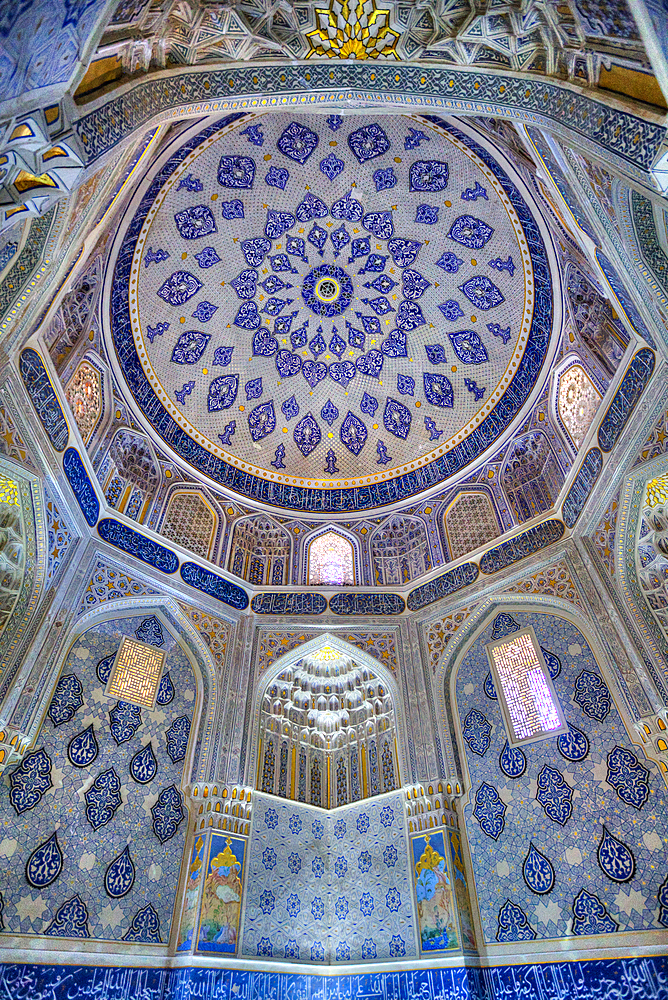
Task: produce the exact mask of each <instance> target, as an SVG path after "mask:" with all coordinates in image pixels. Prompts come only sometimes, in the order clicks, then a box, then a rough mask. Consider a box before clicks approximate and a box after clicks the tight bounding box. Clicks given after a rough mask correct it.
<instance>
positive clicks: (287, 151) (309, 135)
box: [276, 122, 319, 164]
mask: <svg viewBox="0 0 668 1000" xmlns="http://www.w3.org/2000/svg"><path fill="white" fill-rule="evenodd" d="M318 142H319V139H318V136H317V135H316V133H315V132H313V131H312V130H311V129H310V128H308V127H307V126H306V125H300V124H299V122H291V124H290V125H288V127H287V128H286V129H285V131H284V132H283V134H282V135H281V137H280V138H279V140H278V142H277V143H276V145H277V146H278V148H279V149H280V151H281V153H283V155H284V156H288V157H289V158H290V159H291V160H294V161H295V163H302V164H303V163H306V161H307V160H308V158H309V156H310V155H311V154H312V152H313V151H314V149H315V148H316V146H317V145H318Z"/></svg>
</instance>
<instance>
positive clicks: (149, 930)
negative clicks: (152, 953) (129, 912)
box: [123, 903, 162, 944]
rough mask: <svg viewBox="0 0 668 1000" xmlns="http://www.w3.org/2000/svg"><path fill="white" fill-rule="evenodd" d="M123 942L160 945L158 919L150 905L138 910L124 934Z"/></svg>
mask: <svg viewBox="0 0 668 1000" xmlns="http://www.w3.org/2000/svg"><path fill="white" fill-rule="evenodd" d="M123 940H124V941H132V942H135V943H142V944H162V938H161V937H160V918H159V916H158V914H157V913H156V911H155V910H154V908H153V905H152V904H151V903H148V905H147V906H144V907H142V909H141V910H138V911H137V912H136V913H135V915H134V917H133V918H132V921H131V923H130V926H129V928H128V930H127V931H126V933H125V934H124V935H123Z"/></svg>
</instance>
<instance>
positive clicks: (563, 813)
mask: <svg viewBox="0 0 668 1000" xmlns="http://www.w3.org/2000/svg"><path fill="white" fill-rule="evenodd" d="M536 784H537V791H536V799H537V800H538V802H540V804H541V805H542V807H543V809H544V810H545V814H546V815H547V816H549V817H550V819H551V820H554V822H555V823H559V825H560V826H563V825H564V823H565V822H566V820H568V819H570V818H571V816H572V815H573V789H572V788H571V787H570V785H569V784H568V783H567V782H566V781H564V776H563V774H562V773H561V771H557V769H556V768H554V767H549V766H548V765H547V764H545V765H544V766H543V768H542V770H541V772H540V774H539V775H538V779H537V783H536Z"/></svg>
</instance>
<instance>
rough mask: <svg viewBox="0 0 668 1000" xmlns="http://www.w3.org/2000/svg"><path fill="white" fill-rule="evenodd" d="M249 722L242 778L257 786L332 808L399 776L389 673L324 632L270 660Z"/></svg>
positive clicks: (396, 698) (396, 714)
mask: <svg viewBox="0 0 668 1000" xmlns="http://www.w3.org/2000/svg"><path fill="white" fill-rule="evenodd" d="M328 663H329V664H330V665H331V666H330V668H329V669H328V666H327V664H328ZM335 702H336V704H335ZM251 725H252V733H253V739H252V741H251V753H250V755H249V761H248V770H247V783H248V784H252V785H254V786H255V787H257V788H258V789H260V790H261V791H265V792H269V793H270V794H274V795H279V796H280V797H283V798H291V799H293V800H296V801H303V802H308V803H310V804H311V805H317V806H320V807H321V808H335V807H336V806H337V805H343V804H345V803H344V801H343V800H344V799H345V802H346V803H347V802H352V801H358V800H361V799H363V798H369V797H371V796H373V795H378V794H382V793H383V792H384V791H390V790H391V789H393V788H399V787H401V785H402V783H403V781H405V780H406V778H405V775H406V774H407V770H406V767H407V765H406V757H405V749H404V747H405V740H404V735H403V734H404V733H405V722H404V717H403V707H402V701H401V697H400V693H399V690H398V687H397V684H396V681H395V679H394V677H393V676H392V675H391V673H390V671H389V670H388V669H387V668H386V667H384V666H383V665H382V664H381V663H379V662H378V661H376V660H375V659H374V658H373V657H372V656H370V655H369V654H368V653H364V652H363V651H362V650H359V649H357V648H356V647H355V646H352V645H351V644H350V643H348V642H346V641H345V640H342V639H340V638H339V637H338V636H336V635H333V634H331V633H325V634H324V635H321V636H317V637H316V638H314V639H311V640H309V641H308V642H306V643H303V644H302V645H301V646H298V647H296V648H295V649H293V650H291V651H290V652H289V653H286V654H285V656H282V657H281V658H280V659H279V660H277V661H276V663H274V664H272V666H271V668H269V670H268V671H267V674H266V675H265V676H264V677H262V679H261V682H260V684H258V686H257V689H256V691H255V696H254V704H253V715H252V723H251ZM340 762H342V763H340ZM402 779H403V781H402Z"/></svg>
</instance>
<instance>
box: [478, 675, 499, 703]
mask: <svg viewBox="0 0 668 1000" xmlns="http://www.w3.org/2000/svg"><path fill="white" fill-rule="evenodd" d="M482 689H483V691H484V692H485V694H486V695H487V697H488V698H491V699H492V701H498V700H499V699H498V697H497V694H496V688H495V687H494V681H493V680H492V674H491V672H488V674H487V676H486V677H485V680H484V682H483V685H482Z"/></svg>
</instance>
